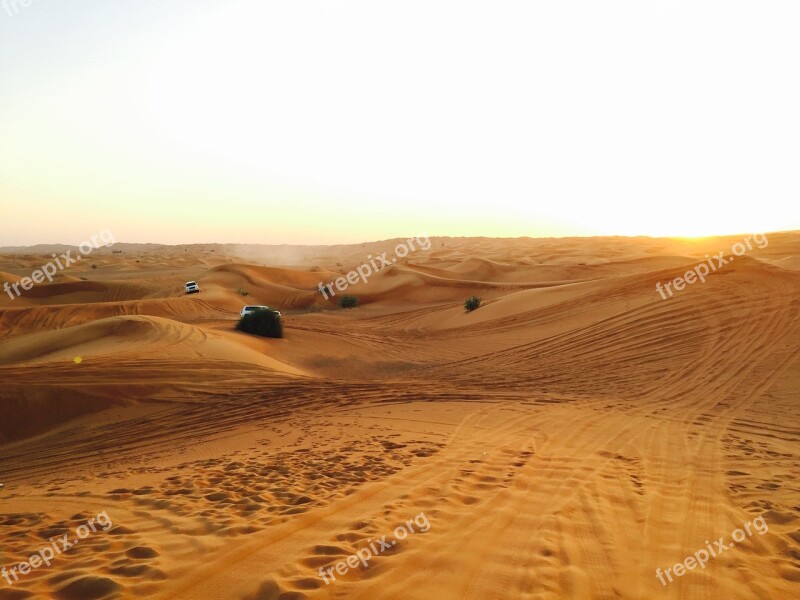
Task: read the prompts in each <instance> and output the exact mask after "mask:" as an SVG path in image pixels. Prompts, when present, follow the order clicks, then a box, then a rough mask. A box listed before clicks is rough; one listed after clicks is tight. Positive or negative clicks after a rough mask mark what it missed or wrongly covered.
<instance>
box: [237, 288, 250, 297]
mask: <svg viewBox="0 0 800 600" xmlns="http://www.w3.org/2000/svg"><path fill="white" fill-rule="evenodd" d="M236 293H237V294H239V295H240V296H249V295H250V292H248V291H247V290H245V289H242V288H236Z"/></svg>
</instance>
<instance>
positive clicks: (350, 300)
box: [339, 296, 358, 308]
mask: <svg viewBox="0 0 800 600" xmlns="http://www.w3.org/2000/svg"><path fill="white" fill-rule="evenodd" d="M339 306H341V307H342V308H355V307H356V306H358V298H356V297H355V296H342V297H341V298H339Z"/></svg>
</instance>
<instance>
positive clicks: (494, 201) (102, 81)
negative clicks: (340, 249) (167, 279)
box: [0, 0, 800, 246]
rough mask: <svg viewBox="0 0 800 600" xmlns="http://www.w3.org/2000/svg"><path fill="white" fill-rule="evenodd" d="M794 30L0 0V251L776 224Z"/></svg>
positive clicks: (793, 144) (715, 14) (773, 12)
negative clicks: (109, 235) (46, 245)
mask: <svg viewBox="0 0 800 600" xmlns="http://www.w3.org/2000/svg"><path fill="white" fill-rule="evenodd" d="M0 1H2V0H0ZM798 30H800V4H798V2H797V0H791V1H785V2H781V1H766V2H765V1H763V0H762V1H760V2H755V1H753V2H740V1H736V0H726V1H724V2H706V1H703V0H685V1H684V0H679V1H670V0H662V1H658V0H654V1H648V0H635V1H633V0H632V1H629V2H620V1H610V2H597V1H596V0H595V1H591V2H571V1H565V0H559V1H548V2H545V1H536V0H528V1H525V2H503V1H492V2H490V1H486V2H481V3H475V2H465V1H463V0H460V1H458V2H438V1H432V0H425V1H422V2H415V1H408V0H407V1H404V2H392V3H389V2H379V1H376V0H369V1H364V2H359V1H347V2H337V1H335V0H325V1H321V2H307V1H302V0H294V1H288V0H282V1H280V2H272V1H266V0H252V1H247V0H227V1H207V0H191V1H190V0H185V1H178V0H158V1H155V0H152V1H151V0H137V1H136V2H134V1H125V2H123V1H122V0H83V1H80V0H70V1H69V2H65V1H56V0H33V2H32V4H31V5H30V6H27V7H23V6H21V5H20V4H19V1H18V2H17V4H16V8H15V7H14V0H7V2H6V4H5V5H4V7H2V8H0V224H1V226H0V246H3V245H15V244H33V243H38V242H65V243H74V242H78V241H81V240H83V239H85V238H87V237H88V236H90V235H92V234H95V233H97V232H99V231H101V230H102V229H104V228H107V227H108V228H111V229H112V231H113V232H114V234H115V236H116V238H117V239H118V240H120V241H126V242H147V241H150V242H166V243H183V242H212V241H217V242H263V243H286V242H294V243H331V242H354V241H363V240H376V239H384V238H389V237H395V236H400V235H408V234H416V233H423V232H424V233H428V234H430V235H489V236H521V235H530V236H542V235H597V234H625V235H634V234H646V235H705V234H716V233H738V232H761V231H774V230H779V229H800V202H799V201H798V194H799V193H800V78H799V77H798V57H800V35H798Z"/></svg>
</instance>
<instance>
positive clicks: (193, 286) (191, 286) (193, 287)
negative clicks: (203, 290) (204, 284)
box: [186, 281, 200, 294]
mask: <svg viewBox="0 0 800 600" xmlns="http://www.w3.org/2000/svg"><path fill="white" fill-rule="evenodd" d="M199 291H200V286H199V285H197V282H196V281H187V282H186V293H187V294H197V293H198V292H199Z"/></svg>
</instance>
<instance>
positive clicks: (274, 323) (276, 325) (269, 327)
mask: <svg viewBox="0 0 800 600" xmlns="http://www.w3.org/2000/svg"><path fill="white" fill-rule="evenodd" d="M236 329H237V330H238V331H243V332H245V333H252V334H253V335H260V336H261V337H268V338H282V337H283V324H282V323H281V318H280V317H279V316H278V314H277V313H276V312H275V311H272V310H257V311H256V312H253V313H250V314H247V315H245V316H243V317H242V318H241V319H240V320H239V323H238V324H237V325H236Z"/></svg>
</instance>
